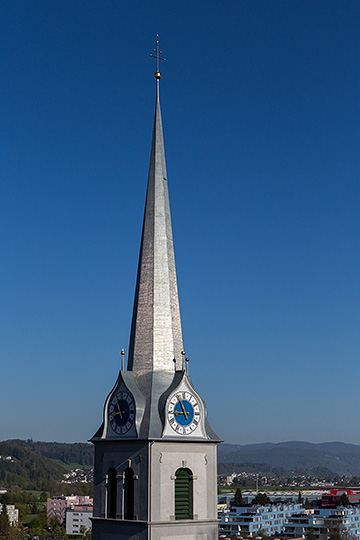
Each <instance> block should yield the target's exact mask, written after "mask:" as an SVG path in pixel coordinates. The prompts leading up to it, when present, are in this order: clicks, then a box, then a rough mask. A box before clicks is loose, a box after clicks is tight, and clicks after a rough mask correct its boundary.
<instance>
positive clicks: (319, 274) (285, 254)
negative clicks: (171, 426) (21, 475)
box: [0, 0, 360, 444]
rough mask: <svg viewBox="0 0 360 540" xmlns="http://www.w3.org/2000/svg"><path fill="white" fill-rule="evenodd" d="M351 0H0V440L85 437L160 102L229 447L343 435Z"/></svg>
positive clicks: (358, 157) (357, 55) (125, 320)
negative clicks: (157, 58) (157, 59)
mask: <svg viewBox="0 0 360 540" xmlns="http://www.w3.org/2000/svg"><path fill="white" fill-rule="evenodd" d="M359 29H360V4H359V2H357V1H346V0H345V1H344V0H342V1H340V0H339V1H333V0H317V1H316V2H315V1H306V0H305V1H304V0H301V1H300V0H299V1H298V0H292V1H291V2H289V1H288V0H276V1H275V0H262V1H258V0H244V1H240V0H236V1H235V0H234V1H231V0H225V1H224V2H222V3H221V4H219V3H218V2H211V1H210V2H209V0H207V1H204V0H198V1H197V2H193V1H192V2H190V1H188V0H183V1H182V2H173V1H168V2H157V1H154V2H152V3H148V2H143V1H141V2H140V1H134V2H129V1H120V0H116V1H115V0H102V1H101V2H100V1H93V0H88V1H87V2H80V1H78V2H77V1H75V2H74V1H72V0H63V1H61V0H59V1H57V2H51V1H50V2H49V1H46V0H42V1H37V0H32V1H31V2H13V1H11V0H4V1H3V2H1V5H0V61H1V76H0V90H1V103H0V111H1V122H0V126H1V127H0V148H1V150H0V182H1V197H0V226H1V235H0V249H1V255H2V256H1V259H0V261H1V262H0V283H1V286H0V287H1V309H0V318H1V319H0V326H1V336H0V337H1V339H0V359H1V377H0V410H1V411H2V415H1V420H0V439H1V440H4V439H7V438H30V437H31V438H33V439H35V440H47V441H50V440H56V441H66V442H72V441H85V440H87V439H88V438H90V437H91V436H92V435H93V434H94V432H95V431H96V430H97V428H98V426H99V425H100V423H101V418H102V409H103V403H104V400H105V397H106V395H107V393H108V391H109V390H110V389H111V387H112V385H113V383H114V381H115V379H116V376H117V372H118V369H119V365H120V356H119V351H120V350H121V349H122V348H123V347H124V348H125V349H127V347H128V336H129V329H130V320H131V311H132V302H133V294H134V287H135V277H136V268H137V258H138V249H139V242H140V233H141V224H142V214H143V207H144V200H145V190H146V182H147V173H148V165H149V154H150V143H151V132H152V122H153V113H154V98H155V82H154V78H153V73H154V70H155V65H154V61H153V60H152V59H151V58H149V53H150V52H151V50H152V48H153V47H154V46H155V37H156V34H157V33H158V34H159V35H160V45H161V49H162V50H163V51H164V56H165V57H166V59H167V61H166V63H163V64H162V66H161V67H162V73H163V78H162V81H161V104H162V112H163V122H164V133H165V145H166V156H167V168H168V178H169V188H170V199H171V206H172V218H173V231H174V240H175V250H176V259H177V270H178V281H179V292H180V304H181V311H182V321H183V333H184V342H185V348H186V351H187V354H188V355H189V356H190V358H191V361H190V373H191V376H192V379H193V382H194V384H195V387H196V388H197V390H198V391H199V392H200V393H201V394H202V396H203V398H204V399H205V401H206V403H207V406H208V413H209V420H210V423H211V424H212V426H213V427H214V429H215V430H216V431H217V432H218V434H219V435H220V436H221V437H222V438H223V439H224V440H225V441H227V442H236V443H243V444H246V443H255V442H265V441H272V442H279V441H285V440H308V441H312V442H321V441H330V440H342V441H345V442H352V443H358V444H360V431H359V429H358V424H359V422H358V419H359V411H358V406H357V395H358V387H359V382H358V381H359V376H360V365H359V353H360V333H359V324H360V288H359V276H358V274H359V266H360V249H359V230H360V213H359V202H360V201H359V199H360V183H359V170H360V151H359V150H360V137H359V126H360V110H359V95H360V71H359V65H360V49H359V33H360V30H359Z"/></svg>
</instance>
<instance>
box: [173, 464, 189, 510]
mask: <svg viewBox="0 0 360 540" xmlns="http://www.w3.org/2000/svg"><path fill="white" fill-rule="evenodd" d="M191 477H192V474H191V471H189V469H178V470H177V471H176V474H175V519H191V518H192V509H191V506H192V504H191V503H192V501H191V498H192V493H191V488H192V485H191V481H192V479H191Z"/></svg>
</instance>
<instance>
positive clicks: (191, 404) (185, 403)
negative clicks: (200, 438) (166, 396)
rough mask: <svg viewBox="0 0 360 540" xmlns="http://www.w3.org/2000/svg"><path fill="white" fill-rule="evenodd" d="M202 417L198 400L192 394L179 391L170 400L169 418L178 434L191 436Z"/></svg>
mask: <svg viewBox="0 0 360 540" xmlns="http://www.w3.org/2000/svg"><path fill="white" fill-rule="evenodd" d="M200 415H201V411H200V406H199V403H198V400H197V398H196V397H195V396H194V395H193V394H192V393H191V392H187V391H186V390H184V391H178V392H175V394H174V395H173V396H172V397H171V398H170V401H169V404H168V409H167V417H168V421H169V424H170V426H171V427H172V429H173V430H174V431H176V433H179V434H180V435H189V433H192V432H193V431H195V429H196V428H197V427H198V425H199V422H200Z"/></svg>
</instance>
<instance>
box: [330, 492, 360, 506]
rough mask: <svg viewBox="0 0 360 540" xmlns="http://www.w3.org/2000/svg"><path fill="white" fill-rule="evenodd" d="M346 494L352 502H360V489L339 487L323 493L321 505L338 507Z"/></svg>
mask: <svg viewBox="0 0 360 540" xmlns="http://www.w3.org/2000/svg"><path fill="white" fill-rule="evenodd" d="M344 495H345V496H346V497H347V498H348V500H349V503H350V504H359V503H360V491H358V490H354V489H345V488H340V489H339V488H337V489H330V491H327V492H325V493H323V494H322V496H321V506H323V507H324V506H327V507H328V508H330V507H332V508H336V507H337V506H338V505H339V502H340V499H341V498H342V497H343V496H344Z"/></svg>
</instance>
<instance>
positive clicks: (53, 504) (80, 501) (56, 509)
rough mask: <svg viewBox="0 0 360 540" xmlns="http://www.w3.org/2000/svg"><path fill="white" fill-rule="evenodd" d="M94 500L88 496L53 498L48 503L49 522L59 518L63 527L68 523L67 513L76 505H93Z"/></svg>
mask: <svg viewBox="0 0 360 540" xmlns="http://www.w3.org/2000/svg"><path fill="white" fill-rule="evenodd" d="M92 504H93V499H91V498H90V497H89V496H88V495H70V496H67V497H64V495H62V496H60V497H53V498H52V499H48V500H47V502H46V515H47V518H48V520H49V519H50V518H52V517H55V518H58V520H59V521H60V523H61V524H62V525H65V523H66V512H67V510H68V509H71V508H73V507H74V506H76V505H92Z"/></svg>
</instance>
